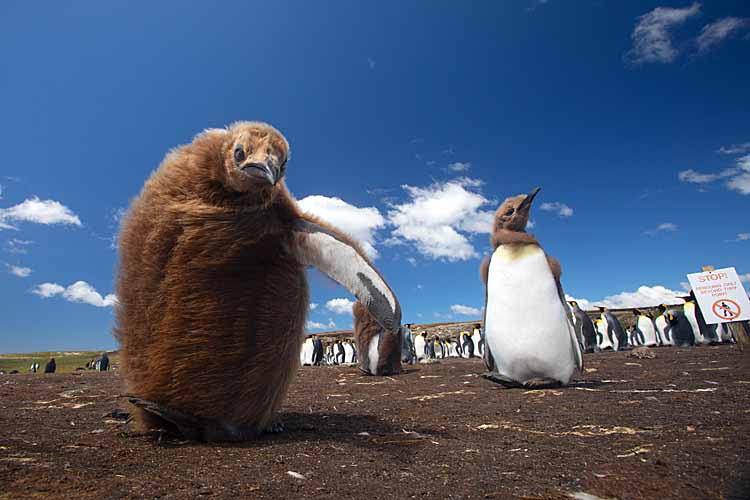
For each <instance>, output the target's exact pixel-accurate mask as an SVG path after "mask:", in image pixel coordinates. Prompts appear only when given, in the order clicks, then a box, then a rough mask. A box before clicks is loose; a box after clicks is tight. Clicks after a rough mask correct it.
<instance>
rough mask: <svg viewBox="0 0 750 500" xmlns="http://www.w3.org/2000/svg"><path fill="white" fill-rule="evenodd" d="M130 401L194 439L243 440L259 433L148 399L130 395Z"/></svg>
mask: <svg viewBox="0 0 750 500" xmlns="http://www.w3.org/2000/svg"><path fill="white" fill-rule="evenodd" d="M128 401H129V402H130V404H132V405H135V406H136V407H138V408H140V409H141V410H143V411H145V412H148V413H150V414H151V415H154V416H156V417H158V418H160V419H161V420H164V421H165V422H167V423H169V424H172V425H174V426H175V427H176V428H177V430H178V431H179V432H180V434H182V436H184V437H185V438H186V439H190V440H192V441H243V440H245V439H249V438H251V437H254V436H255V435H257V432H255V431H252V430H246V429H240V428H237V427H235V426H231V425H225V424H223V423H221V422H219V421H218V420H215V419H212V418H205V417H197V416H195V415H192V414H190V413H188V412H185V411H182V410H178V409H176V408H170V407H168V406H165V405H162V404H159V403H156V402H154V401H149V400H147V399H141V398H137V397H132V396H130V397H128Z"/></svg>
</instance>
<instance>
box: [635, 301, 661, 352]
mask: <svg viewBox="0 0 750 500" xmlns="http://www.w3.org/2000/svg"><path fill="white" fill-rule="evenodd" d="M633 314H634V315H635V317H636V323H635V327H634V330H635V332H636V336H638V338H639V345H645V346H646V347H655V346H657V345H659V342H658V340H657V338H656V326H655V325H654V320H653V318H652V317H651V315H650V314H648V313H645V312H643V311H641V310H640V309H634V310H633Z"/></svg>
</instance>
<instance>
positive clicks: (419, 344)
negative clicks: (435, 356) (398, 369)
mask: <svg viewBox="0 0 750 500" xmlns="http://www.w3.org/2000/svg"><path fill="white" fill-rule="evenodd" d="M424 344H425V342H424V337H422V336H421V335H418V336H417V338H416V339H414V351H415V352H416V353H417V359H422V358H424V357H425V354H424Z"/></svg>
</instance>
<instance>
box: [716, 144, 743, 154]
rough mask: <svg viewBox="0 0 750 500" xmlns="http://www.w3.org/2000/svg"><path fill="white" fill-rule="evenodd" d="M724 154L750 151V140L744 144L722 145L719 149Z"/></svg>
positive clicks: (718, 151)
mask: <svg viewBox="0 0 750 500" xmlns="http://www.w3.org/2000/svg"><path fill="white" fill-rule="evenodd" d="M716 152H717V153H721V154H723V155H738V154H743V153H750V142H745V143H742V144H732V145H731V146H722V147H720V148H719V149H718V150H717V151H716Z"/></svg>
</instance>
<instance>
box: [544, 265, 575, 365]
mask: <svg viewBox="0 0 750 500" xmlns="http://www.w3.org/2000/svg"><path fill="white" fill-rule="evenodd" d="M547 263H548V264H549V267H550V271H551V272H552V276H553V277H554V278H555V284H556V285H557V295H558V296H559V297H560V303H561V304H562V307H563V310H564V311H566V312H568V311H570V308H569V307H568V302H567V301H566V300H565V292H564V291H563V287H562V283H561V282H560V276H561V275H562V268H561V267H560V262H558V261H557V259H555V258H554V257H550V256H549V255H547ZM565 318H566V320H567V324H568V333H569V334H570V343H571V349H573V357H574V358H575V363H576V366H577V367H578V370H579V371H583V352H582V347H581V343H580V341H579V340H578V335H576V332H575V328H574V327H573V322H572V321H571V319H570V314H566V315H565Z"/></svg>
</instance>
